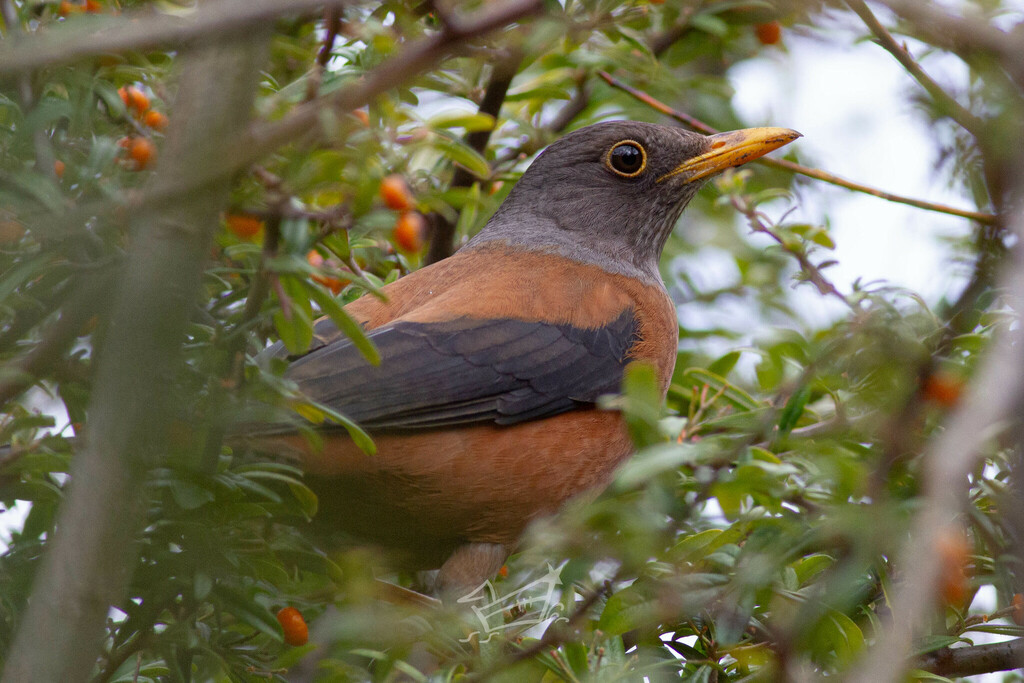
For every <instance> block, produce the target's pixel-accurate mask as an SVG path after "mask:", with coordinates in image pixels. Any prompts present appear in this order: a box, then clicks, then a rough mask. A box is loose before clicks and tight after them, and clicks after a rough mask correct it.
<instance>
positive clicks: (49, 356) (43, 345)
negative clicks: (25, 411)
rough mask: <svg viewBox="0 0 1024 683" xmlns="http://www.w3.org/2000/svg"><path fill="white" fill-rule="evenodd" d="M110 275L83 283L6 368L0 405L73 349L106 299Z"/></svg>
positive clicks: (24, 388)
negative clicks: (37, 338)
mask: <svg viewBox="0 0 1024 683" xmlns="http://www.w3.org/2000/svg"><path fill="white" fill-rule="evenodd" d="M110 282H111V278H110V277H109V276H106V275H103V276H99V277H97V278H95V279H93V280H90V281H89V282H88V283H87V284H84V285H83V286H82V287H81V288H80V289H78V290H77V291H76V292H75V293H74V294H72V295H71V297H70V299H69V300H68V302H67V304H66V305H65V306H64V307H63V308H62V309H61V312H60V318H59V319H58V320H57V321H56V322H54V323H53V325H51V326H50V327H48V328H47V329H46V331H45V332H44V333H43V336H42V339H41V340H40V341H39V343H38V344H36V345H35V346H34V347H32V350H31V351H29V352H28V353H26V354H25V355H24V356H21V357H19V358H17V359H14V360H12V361H10V362H8V363H7V364H6V366H5V367H4V372H3V373H2V374H3V379H2V380H0V406H2V405H3V404H5V403H7V402H8V401H10V400H11V399H13V398H16V397H17V396H18V395H20V394H21V393H22V392H23V391H25V390H26V389H28V388H29V387H30V386H32V385H33V384H35V383H36V382H37V381H39V379H40V377H41V376H42V375H43V374H44V373H45V371H46V370H47V369H48V368H50V367H51V366H53V365H54V364H55V363H56V362H57V361H59V360H60V359H61V357H62V356H63V355H64V353H65V352H66V351H67V350H68V349H69V348H71V345H72V344H73V343H74V341H75V339H76V338H77V336H78V334H79V333H80V332H81V331H82V327H83V326H84V325H85V323H86V321H88V320H89V318H91V317H92V316H93V314H94V313H95V312H96V310H97V308H98V307H99V303H100V302H101V301H102V300H103V298H104V297H103V292H104V291H105V290H106V289H107V288H108V287H109V285H110Z"/></svg>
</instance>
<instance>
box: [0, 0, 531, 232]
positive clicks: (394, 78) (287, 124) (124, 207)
mask: <svg viewBox="0 0 1024 683" xmlns="http://www.w3.org/2000/svg"><path fill="white" fill-rule="evenodd" d="M217 6H218V7H219V6H220V5H219V4H218V5H217ZM541 8H542V2H541V0H507V1H506V2H503V3H502V4H500V5H497V6H488V9H486V10H480V11H478V12H476V13H475V14H473V15H472V16H470V17H469V18H466V19H463V20H462V21H461V22H460V23H459V25H460V32H459V33H455V34H453V33H438V34H434V35H431V36H427V37H424V38H421V39H419V40H417V41H414V42H412V43H410V44H408V45H406V47H405V48H403V49H402V50H400V51H399V52H398V53H397V54H396V55H395V56H393V57H391V58H390V59H387V60H385V61H384V62H383V63H382V64H380V65H379V66H378V67H376V68H375V69H373V70H371V71H369V72H368V73H366V74H365V75H364V76H363V77H362V78H360V79H358V80H354V81H353V82H352V84H351V85H349V86H348V87H344V88H341V89H339V90H336V91H334V92H333V93H331V94H330V95H326V96H323V97H318V98H317V99H315V100H312V101H310V102H306V103H304V104H300V105H299V106H297V107H295V109H293V110H292V111H291V113H289V114H288V115H286V116H285V117H284V118H282V119H280V120H278V121H274V122H271V123H258V124H254V125H251V126H250V127H249V129H248V131H246V132H245V133H243V134H241V135H238V136H237V137H235V138H234V139H233V143H232V144H230V145H224V153H223V155H221V157H220V158H219V159H216V158H215V157H212V156H211V157H208V158H207V159H206V160H205V161H206V163H205V164H204V165H202V166H200V167H197V168H195V169H194V170H193V172H192V173H191V174H190V175H188V176H182V177H178V178H175V179H174V182H165V183H162V184H161V185H159V186H156V187H150V188H148V189H146V190H145V191H144V192H142V193H139V194H136V195H134V196H132V197H131V199H130V200H129V201H127V202H124V203H121V204H112V203H111V202H109V201H102V202H95V203H91V204H88V205H84V206H81V207H79V208H78V209H76V210H72V211H68V212H65V213H63V214H61V215H60V216H59V217H55V218H54V219H53V220H54V222H55V223H58V222H59V225H54V227H53V230H54V231H57V230H62V229H63V226H65V225H67V224H69V223H79V222H82V221H84V220H87V219H89V218H91V217H93V216H108V215H110V214H112V213H115V212H117V213H118V214H119V215H131V214H134V213H137V212H139V211H141V210H144V209H152V208H155V207H157V206H159V205H162V204H165V203H173V202H175V200H177V199H178V198H179V197H181V196H183V195H185V194H188V193H190V192H194V191H196V190H198V189H200V188H203V187H205V186H207V185H209V184H211V183H219V182H223V181H224V180H225V179H226V178H230V177H231V176H232V175H233V174H234V173H236V172H238V171H240V170H242V169H244V168H248V167H249V166H251V165H252V164H253V163H255V162H257V161H259V160H260V159H261V158H263V157H264V156H266V155H267V154H269V153H271V152H273V151H274V150H276V149H277V148H278V147H281V146H283V145H285V144H287V143H290V142H295V141H297V140H300V139H303V140H305V141H306V142H312V141H316V140H320V139H322V138H323V137H324V136H325V135H326V131H325V130H324V128H323V126H322V125H321V124H322V117H323V115H324V111H325V110H328V109H330V110H334V111H338V112H349V111H351V110H353V109H356V108H358V107H361V106H364V105H366V104H368V103H369V102H371V101H372V100H373V99H374V98H375V97H377V96H378V95H380V94H381V93H383V92H386V91H387V90H390V89H391V88H394V87H397V86H398V85H401V84H402V83H405V82H407V81H408V80H409V79H410V78H412V77H413V76H415V75H417V74H419V73H422V72H424V71H427V70H428V69H430V68H432V67H434V66H435V65H436V64H437V63H438V62H440V61H441V60H442V59H444V57H445V56H447V55H448V54H450V53H451V52H452V50H455V49H456V48H458V47H459V46H461V45H462V44H463V42H464V41H468V40H470V39H474V38H479V37H481V36H483V35H486V34H488V33H491V32H493V31H496V30H498V29H500V28H502V27H504V26H507V25H508V24H509V23H512V22H514V21H516V20H518V19H521V18H523V17H526V16H528V15H531V14H536V13H537V12H539V11H540V10H541ZM3 54H5V53H3V52H0V55H3ZM0 73H2V72H0ZM211 159H213V160H214V162H213V163H210V160H211Z"/></svg>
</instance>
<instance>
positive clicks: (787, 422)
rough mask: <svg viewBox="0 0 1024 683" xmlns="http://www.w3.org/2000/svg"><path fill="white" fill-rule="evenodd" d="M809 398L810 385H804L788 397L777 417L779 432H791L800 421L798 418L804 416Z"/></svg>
mask: <svg viewBox="0 0 1024 683" xmlns="http://www.w3.org/2000/svg"><path fill="white" fill-rule="evenodd" d="M810 398H811V385H810V384H804V385H803V386H802V387H800V388H799V389H797V390H796V391H795V392H794V393H793V395H792V396H790V397H789V400H788V401H786V405H785V407H784V408H783V409H782V414H781V415H780V416H779V432H781V433H782V434H788V433H789V432H790V431H792V429H793V427H795V426H796V424H797V422H799V421H800V417H801V416H802V415H803V414H804V408H805V407H806V406H807V401H808V400H810Z"/></svg>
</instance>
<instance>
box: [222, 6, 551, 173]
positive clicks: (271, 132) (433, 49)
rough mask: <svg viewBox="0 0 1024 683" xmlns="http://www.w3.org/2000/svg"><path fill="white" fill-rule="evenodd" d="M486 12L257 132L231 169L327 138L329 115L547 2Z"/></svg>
mask: <svg viewBox="0 0 1024 683" xmlns="http://www.w3.org/2000/svg"><path fill="white" fill-rule="evenodd" d="M485 7H486V8H485V9H481V10H478V11H477V12H476V13H475V14H473V15H471V16H469V17H464V18H460V19H458V21H451V23H449V24H446V25H445V28H444V29H443V30H441V31H440V32H438V33H435V34H433V35H429V36H426V37H424V38H420V39H419V40H416V41H414V42H412V43H410V44H408V45H406V47H405V48H404V49H403V50H402V51H401V52H400V53H398V54H397V55H396V56H394V57H392V58H391V59H389V60H387V61H385V62H384V63H383V64H381V65H380V66H378V67H377V68H376V69H374V70H373V71H371V72H369V73H367V74H366V75H365V76H364V77H363V78H361V79H360V80H359V81H357V82H355V83H353V84H352V85H351V86H349V87H347V88H342V89H341V90H338V91H336V92H334V93H332V94H331V95H328V96H326V97H323V98H320V99H317V100H315V101H313V102H308V103H306V104H302V105H299V106H298V107H296V108H295V109H293V110H292V111H291V113H289V114H288V115H287V116H285V117H284V118H282V119H281V120H279V121H275V122H272V123H263V124H259V125H256V126H254V127H253V128H251V129H250V130H249V133H248V134H247V135H246V136H245V138H244V139H243V140H242V141H241V144H239V145H238V146H237V148H236V149H237V152H238V153H237V156H236V157H235V158H234V159H233V160H232V163H231V164H230V166H231V169H232V170H234V169H238V168H243V167H245V166H248V165H249V164H250V163H252V162H254V161H256V160H258V159H259V158H261V157H263V156H264V155H266V154H267V153H269V152H271V151H273V150H275V149H277V148H278V147H280V146H281V145H284V144H286V143H288V142H292V141H294V140H297V139H300V138H303V137H306V136H307V135H308V136H310V137H312V138H317V139H318V138H321V137H323V135H324V130H323V126H322V125H321V117H322V116H323V111H324V109H328V108H329V109H332V110H334V111H337V112H348V111H351V110H353V109H356V108H357V107H361V106H363V105H365V104H368V103H369V102H370V101H371V100H372V99H373V98H374V97H376V96H377V95H379V94H380V93H383V92H385V91H387V90H390V89H392V88H395V87H397V86H399V85H401V84H402V83H404V82H406V81H408V79H409V78H411V77H412V76H415V75H416V74H419V73H422V72H424V71H426V70H428V69H430V68H431V67H433V66H434V65H435V64H437V63H438V62H439V61H441V60H442V59H443V58H444V57H446V56H447V55H449V54H450V53H451V52H452V51H453V50H455V49H456V48H458V47H459V46H460V45H461V44H462V43H464V42H466V41H468V40H471V39H475V38H479V37H482V36H484V35H486V34H488V33H491V32H493V31H496V30H498V29H500V28H502V27H504V26H507V25H508V24H511V23H513V22H515V21H518V20H520V19H523V18H524V17H527V16H529V15H532V14H536V13H538V12H540V11H541V9H542V7H543V3H542V2H541V0H506V2H502V3H501V4H495V5H486V6H485ZM455 27H457V28H455Z"/></svg>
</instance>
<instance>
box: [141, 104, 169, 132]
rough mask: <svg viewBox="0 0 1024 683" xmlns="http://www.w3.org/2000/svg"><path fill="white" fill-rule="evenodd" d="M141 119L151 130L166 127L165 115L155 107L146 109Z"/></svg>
mask: <svg viewBox="0 0 1024 683" xmlns="http://www.w3.org/2000/svg"><path fill="white" fill-rule="evenodd" d="M142 121H143V123H145V124H146V125H147V126H149V127H150V128H152V129H153V130H163V129H164V128H166V127H167V117H166V116H165V115H163V114H161V113H160V112H158V111H157V110H156V109H150V110H149V111H147V112H146V115H145V116H144V117H143V119H142Z"/></svg>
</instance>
